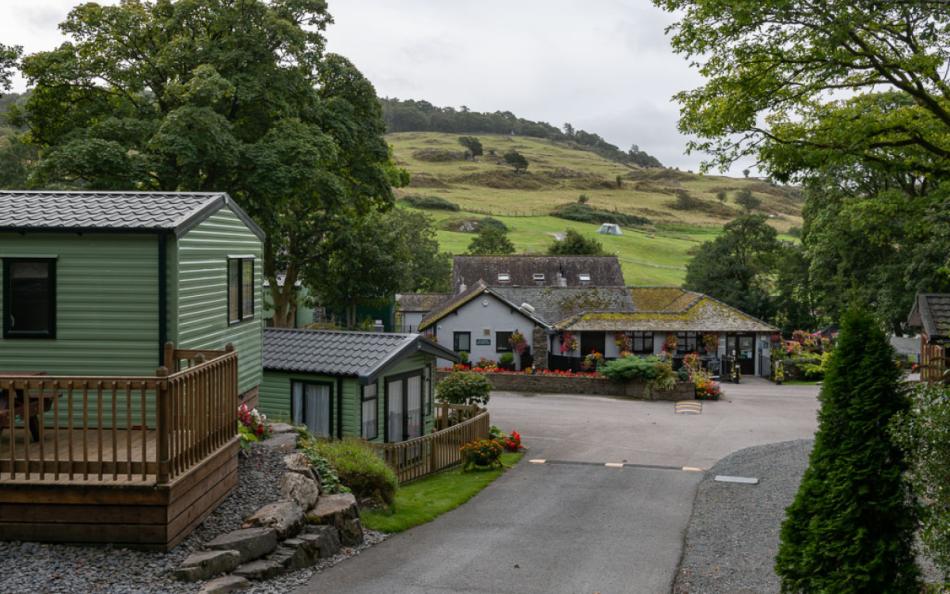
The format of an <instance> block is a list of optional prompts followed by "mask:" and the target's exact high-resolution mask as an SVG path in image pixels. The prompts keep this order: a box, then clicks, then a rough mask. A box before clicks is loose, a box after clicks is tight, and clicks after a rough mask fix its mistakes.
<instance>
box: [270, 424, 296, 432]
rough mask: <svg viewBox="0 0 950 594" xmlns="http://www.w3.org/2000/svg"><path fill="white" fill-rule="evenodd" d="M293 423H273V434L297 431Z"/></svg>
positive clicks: (271, 427)
mask: <svg viewBox="0 0 950 594" xmlns="http://www.w3.org/2000/svg"><path fill="white" fill-rule="evenodd" d="M296 431H297V430H296V429H294V426H293V425H288V424H287V423H271V426H270V432H271V435H280V434H281V433H296Z"/></svg>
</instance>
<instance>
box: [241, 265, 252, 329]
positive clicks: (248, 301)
mask: <svg viewBox="0 0 950 594" xmlns="http://www.w3.org/2000/svg"><path fill="white" fill-rule="evenodd" d="M241 264H242V270H241V309H242V311H241V314H242V317H244V318H245V319H246V318H253V317H254V260H253V259H251V258H246V259H244V260H242V261H241Z"/></svg>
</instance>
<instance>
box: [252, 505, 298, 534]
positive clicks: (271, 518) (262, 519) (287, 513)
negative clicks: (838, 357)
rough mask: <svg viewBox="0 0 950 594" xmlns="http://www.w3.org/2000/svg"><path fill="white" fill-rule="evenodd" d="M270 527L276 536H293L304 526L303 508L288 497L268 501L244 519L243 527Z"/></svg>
mask: <svg viewBox="0 0 950 594" xmlns="http://www.w3.org/2000/svg"><path fill="white" fill-rule="evenodd" d="M265 526H266V527H270V528H273V529H274V530H276V531H277V538H279V539H284V538H290V537H291V536H295V535H296V534H297V533H298V532H300V530H301V528H303V526H304V515H303V509H302V508H301V507H300V506H299V505H297V504H296V503H295V502H293V501H290V500H289V499H281V500H278V501H275V502H273V503H268V504H267V505H265V506H264V507H262V508H260V509H259V510H257V511H256V512H254V513H253V514H252V515H251V516H250V517H249V518H247V519H246V520H245V521H244V525H243V528H251V527H265Z"/></svg>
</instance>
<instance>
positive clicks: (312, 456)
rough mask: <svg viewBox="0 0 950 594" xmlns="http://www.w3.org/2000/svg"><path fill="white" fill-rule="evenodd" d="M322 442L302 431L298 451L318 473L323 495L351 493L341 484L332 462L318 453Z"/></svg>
mask: <svg viewBox="0 0 950 594" xmlns="http://www.w3.org/2000/svg"><path fill="white" fill-rule="evenodd" d="M319 441H320V440H319V439H318V438H316V437H314V436H313V435H311V434H310V433H309V432H308V431H307V430H306V429H300V430H299V433H298V436H297V449H298V450H300V452H301V453H302V454H303V455H304V456H306V457H307V460H308V461H309V462H310V466H312V467H313V469H314V470H316V471H317V476H319V477H320V491H321V492H323V493H330V494H333V493H346V492H348V491H349V489H347V488H346V487H344V486H343V485H342V484H341V483H340V477H338V476H337V474H336V469H335V468H333V466H332V465H331V464H330V462H329V461H328V460H327V459H326V458H324V457H323V456H322V455H321V454H320V453H318V452H317V449H316V444H317V442H319Z"/></svg>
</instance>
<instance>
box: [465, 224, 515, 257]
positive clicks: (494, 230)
mask: <svg viewBox="0 0 950 594" xmlns="http://www.w3.org/2000/svg"><path fill="white" fill-rule="evenodd" d="M468 253H469V254H471V255H473V256H503V255H506V254H513V253H515V244H513V243H511V240H510V239H508V233H507V232H506V231H504V230H503V229H500V228H498V227H496V226H494V225H490V226H486V225H483V226H482V227H481V229H479V230H478V235H476V236H475V237H473V238H472V241H471V242H470V243H469V244H468Z"/></svg>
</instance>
